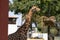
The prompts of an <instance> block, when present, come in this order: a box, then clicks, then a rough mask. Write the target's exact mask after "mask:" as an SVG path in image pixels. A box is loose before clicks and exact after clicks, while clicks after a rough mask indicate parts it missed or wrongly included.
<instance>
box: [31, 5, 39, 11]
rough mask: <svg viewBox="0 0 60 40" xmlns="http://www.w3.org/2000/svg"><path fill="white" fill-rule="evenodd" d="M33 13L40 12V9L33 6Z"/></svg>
mask: <svg viewBox="0 0 60 40" xmlns="http://www.w3.org/2000/svg"><path fill="white" fill-rule="evenodd" d="M31 11H32V12H38V11H40V8H38V6H32V8H31Z"/></svg>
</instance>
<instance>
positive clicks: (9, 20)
mask: <svg viewBox="0 0 60 40" xmlns="http://www.w3.org/2000/svg"><path fill="white" fill-rule="evenodd" d="M8 24H16V18H9V19H8Z"/></svg>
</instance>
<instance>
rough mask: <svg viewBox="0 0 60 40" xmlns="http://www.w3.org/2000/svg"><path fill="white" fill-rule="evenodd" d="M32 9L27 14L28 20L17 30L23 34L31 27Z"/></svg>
mask: <svg viewBox="0 0 60 40" xmlns="http://www.w3.org/2000/svg"><path fill="white" fill-rule="evenodd" d="M32 13H33V12H32V11H31V10H30V11H29V13H28V14H27V15H26V21H25V23H24V24H23V25H22V26H21V27H20V28H19V29H18V30H17V32H18V33H20V34H22V33H24V34H27V31H28V29H29V26H30V22H31V17H32Z"/></svg>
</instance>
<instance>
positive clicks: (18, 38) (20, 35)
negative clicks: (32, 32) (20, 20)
mask: <svg viewBox="0 0 60 40" xmlns="http://www.w3.org/2000/svg"><path fill="white" fill-rule="evenodd" d="M35 11H40V9H39V8H38V7H36V6H33V7H32V8H31V9H30V11H29V13H28V14H27V15H26V21H25V23H24V24H23V25H22V26H21V27H20V28H19V29H18V30H17V31H16V32H15V33H13V34H10V35H9V36H8V40H27V31H28V29H29V26H30V22H31V18H32V14H33V13H34V12H35Z"/></svg>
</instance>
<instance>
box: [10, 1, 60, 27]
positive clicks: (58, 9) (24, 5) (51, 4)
mask: <svg viewBox="0 0 60 40" xmlns="http://www.w3.org/2000/svg"><path fill="white" fill-rule="evenodd" d="M32 5H37V6H38V7H39V8H40V9H41V11H40V12H37V13H36V14H34V15H33V18H32V21H33V22H36V23H37V25H38V27H40V25H41V24H40V16H43V15H45V16H48V15H50V16H52V15H53V16H57V15H59V14H60V0H13V4H11V3H10V5H9V10H11V11H12V10H14V11H15V14H17V13H18V12H22V14H24V15H25V14H26V13H27V12H28V11H29V9H30V8H31V7H32ZM37 18H38V19H37ZM36 19H37V20H36Z"/></svg>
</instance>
